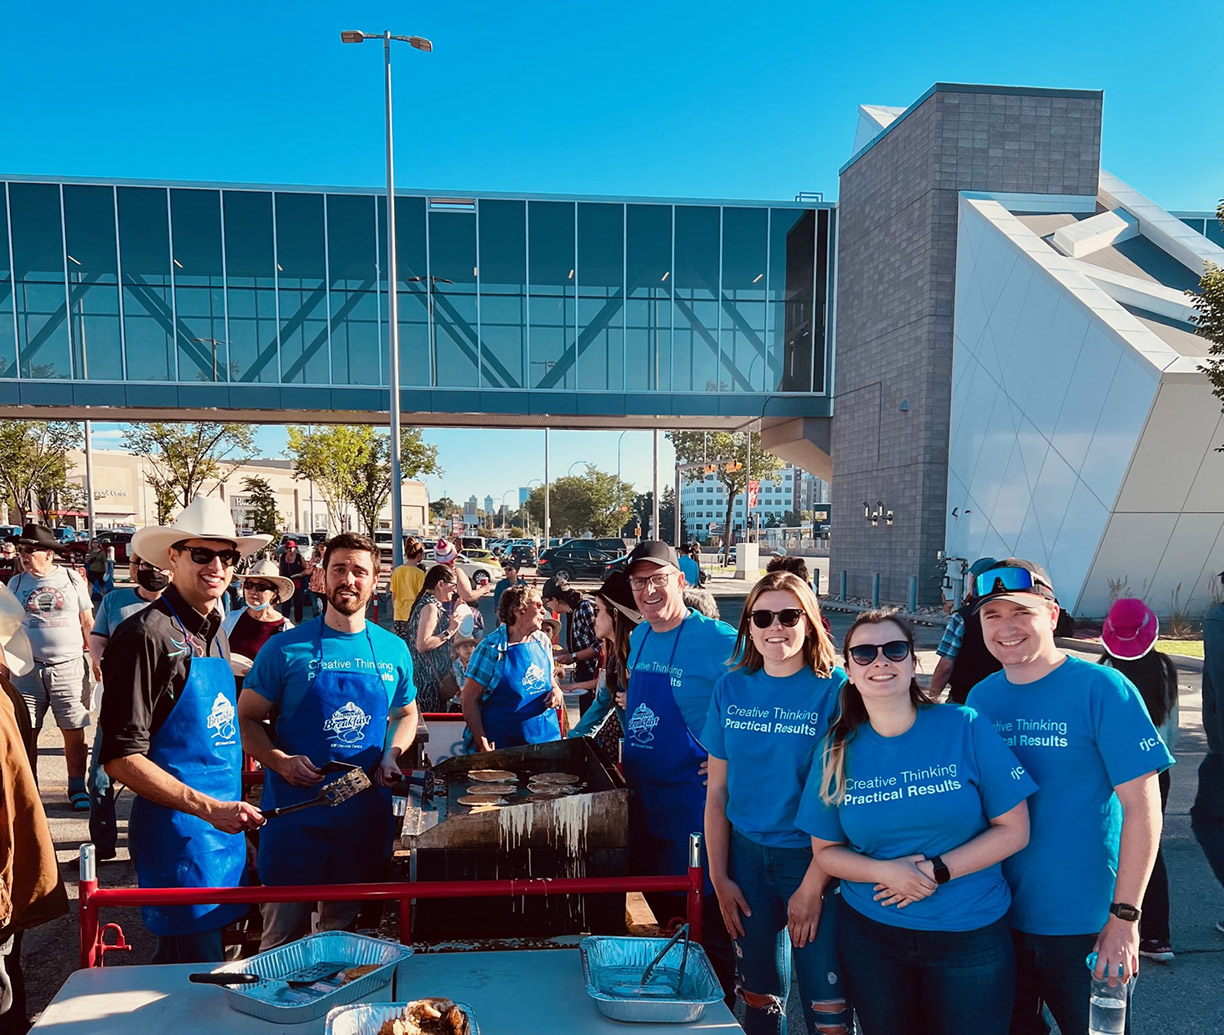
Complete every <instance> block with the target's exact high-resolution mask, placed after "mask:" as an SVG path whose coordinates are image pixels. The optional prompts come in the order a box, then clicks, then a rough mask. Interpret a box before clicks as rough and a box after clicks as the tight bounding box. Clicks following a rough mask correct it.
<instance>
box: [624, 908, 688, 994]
mask: <svg viewBox="0 0 1224 1035" xmlns="http://www.w3.org/2000/svg"><path fill="white" fill-rule="evenodd" d="M681 938H683V939H684V952H683V954H682V955H681V957H680V970H679V972H678V973H677V974H676V977H675V980H674V981H673V980H672V977H671V975H670V974H666V975H660V976H659V977H658V978H657V979H656V981H655V983H654V984H653V985H652V984H651V983H650V979H651V977H652V976H653V975H654V969H655V967H657V966H658V965H659V963H661V962H662V960H663V957H664V956H666V955H667V953H668V951H669V950H670V949H671V947H672V946H673V945H675V944H676V942H678V941H679V940H680V939H681ZM688 951H689V925H688V924H681V925H680V928H679V930H677V931H676V933H675V934H673V935H672V936H671V937H670V938H669V939H668V940H667V944H665V945H664V946H663V948H661V949H660V950H659V951H658V952H656V953H655V955H654V958H653V959H652V960H651V961H650V962H649V963H648V964H646V969H645V970H644V971H642V980H641V982H640V983H638V984H636V985H635V984H633V983H632V982H629V981H625V982H621V983H618V984H616V985H614V986H613V989H612V992H613V994H614V995H618V996H623V997H624V998H625V999H643V998H645V999H674V998H675V997H676V996H678V995H679V994H680V989H681V987H682V986H683V985H684V968H685V965H686V964H687V963H688Z"/></svg>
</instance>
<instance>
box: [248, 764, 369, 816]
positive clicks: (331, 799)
mask: <svg viewBox="0 0 1224 1035" xmlns="http://www.w3.org/2000/svg"><path fill="white" fill-rule="evenodd" d="M341 769H342V770H344V771H345V772H344V775H343V776H341V777H340V778H339V779H336V780H333V781H332V782H331V783H329V784H326V785H324V786H323V787H322V788H321V789H320V790H319V793H318V795H317V796H315V797H314V798H311V799H309V800H308V801H299V802H298V803H297V804H296V805H284V806H282V807H281V808H279V809H267V810H265V811H262V812H260V815H261V816H263V818H264V819H274V818H276V817H277V816H285V815H288V814H289V813H290V812H300V811H301V810H302V809H312V808H314V807H315V806H317V805H328V806H331V807H333V808H334V807H335V806H337V805H339V804H341V803H342V802H346V801H348V800H349V798H352V797H355V796H356V795H358V794H360V793H361V792H362V791H364V790H367V789H368V788H369V787H370V778H369V777H368V776H366V774H365V772H364V771H363V770H362V769H360V768H359V767H357V766H355V765H348V764H347V763H345V762H328V763H327V765H325V766H323V770H322V771H323V772H325V773H327V772H336V771H337V770H341Z"/></svg>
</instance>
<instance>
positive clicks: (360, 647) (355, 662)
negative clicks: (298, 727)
mask: <svg viewBox="0 0 1224 1035" xmlns="http://www.w3.org/2000/svg"><path fill="white" fill-rule="evenodd" d="M320 625H322V626H323V653H322V658H320V655H319V626H320ZM366 630H368V631H369V634H370V637H369V640H367V639H366ZM371 643H373V645H374V654H373V656H371V655H370V644H371ZM320 666H321V667H322V668H323V669H339V670H341V671H345V672H374V671H375V666H377V670H378V673H379V675H380V676H381V677H382V685H383V689H384V690H386V692H387V707H388V709H390V708H402V707H404V706H405V705H408V704H411V703H412V702H413V701H415V700H416V684H414V683H413V681H412V655H410V654H409V653H408V647H407V645H406V644H405V643H404V641H403V640H401V639H400V638H399V637H398V636H396V635H395V634H394V633H389V632H387V630H386V629H382V628H380V627H379V626H377V625H374V624H373V623H372V622H367V623H366V628H365V630H362V631H361V632H358V633H342V632H338V631H337V630H335V629H333V628H331V627H330V626H328V625H326V624H324V623H323V619H322V618H312V619H311V620H310V621H308V622H303V623H302V624H301V625H298V626H295V627H294V628H292V629H286V630H285V631H284V632H279V633H277V634H276V636H275V637H274V638H272V639H270V640H269V641H268V642H267V644H265V645H264V648H263V649H262V650H261V651H260V652H259V653H258V654H257V655H256V656H255V664H254V665H252V666H251V671H250V672H248V673H247V675H246V678H245V679H244V680H243V682H242V686H243V689H244V690H254V691H255V692H256V693H257V694H259V696H260V697H263V698H266V699H267V700H269V701H271V702H272V703H273V704H275V705H278V706H279V707H280V710H281V712H282V713H283V714H285V715H292V714H293V713H294V712H295V711H297V708H298V705H299V704H301V703H302V699H303V698H304V697H305V696H306V693H307V691H308V690H309V689H310V681H311V680H312V679H314V677H315V673H316V671H318V670H319V668H320Z"/></svg>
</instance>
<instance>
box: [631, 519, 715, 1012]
mask: <svg viewBox="0 0 1224 1035" xmlns="http://www.w3.org/2000/svg"><path fill="white" fill-rule="evenodd" d="M625 571H626V574H627V575H628V576H629V588H630V590H631V591H632V593H633V599H634V601H635V603H636V605H637V609H638V610H639V611H640V612H641V614H642V617H643V618H644V619H645V621H644V622H642V623H641V624H640V625H639V626H638V627H637V628H636V629H634V631H633V634H632V635H631V636H630V638H629V665H628V669H629V686H628V690H627V692H626V701H625V722H626V725H625V743H624V767H625V779H626V780H627V782H628V784H629V788H630V790H631V792H632V794H631V797H630V799H629V864H630V867H631V869H632V870H633V872H635V873H641V874H672V873H677V874H678V873H684V872H685V869H686V867H687V865H688V840H689V834H691V833H692V832H693V831H699V830H702V829H703V824H704V820H705V793H706V792H705V776H704V766H705V762H706V750H705V748H704V747H702V745H701V742H700V739H699V738H700V736H701V732H702V730H703V729H704V727H705V720H706V714H707V712H708V711H709V706H710V698H711V697H712V696H713V693H714V683H715V682H716V681H717V679H718V678H719V676H721V675H722V674H723V673H724V672H725V671H726V666H727V661H728V660H729V659H730V657H731V655H732V653H733V652H734V650H735V630H734V629H733V628H732V627H731V626H729V625H727V624H726V623H725V622H719V621H715V620H713V619H710V618H707V617H706V616H705V615H703V614H701V613H699V612H697V611H692V610H690V609H689V608H688V606H687V605H686V604H685V603H684V587H685V578H684V573H683V572H682V571H681V570H680V566H679V564H678V563H677V558H676V552H675V550H673V549H672V548H671V547H670V546H668V545H667V544H666V543H663V542H659V541H657V540H644V541H643V542H640V543H638V545H637V546H636V547H634V549H633V552H632V553H631V554H630V555H629V560H628V562H627V563H626V565H625ZM706 890H707V895H706V899H705V907H706V913H705V942H704V944H705V948H706V952H707V954H708V955H709V956H710V960H711V962H712V963H713V964H714V969H715V971H716V972H717V973H718V976H719V980H720V981H722V983H723V990H724V991H725V992H727V993H729V994H731V995H734V988H735V985H734V964H733V961H732V957H731V942H730V938H729V936H728V935H727V930H726V927H725V926H724V924H723V922H722V915H721V913H720V912H719V909H718V899H717V898H715V896H714V894H713V887H712V885H709V886H707V889H706ZM677 899H678V900H677ZM647 900H648V901H649V902H650V907H651V909H652V910H654V913H655V917H656V919H658V921H659V922H660V923H664V924H665V923H667V922H668V920H670V919H671V918H672V917H673V916H682V915H683V914H684V901H683V897H680V896H672V895H666V894H664V895H657V896H654V895H651V896H647Z"/></svg>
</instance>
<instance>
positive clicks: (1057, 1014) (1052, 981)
mask: <svg viewBox="0 0 1224 1035" xmlns="http://www.w3.org/2000/svg"><path fill="white" fill-rule="evenodd" d="M1096 940H1097V936H1096V933H1095V932H1094V933H1093V934H1027V933H1026V932H1024V931H1012V941H1013V942H1014V943H1015V947H1016V1005H1015V1007H1014V1008H1013V1010H1012V1020H1011V1035H1046V1033H1047V1032H1048V1031H1049V1030H1050V1028H1049V1025H1047V1024H1046V1022H1045V1019H1044V1017H1043V1015H1042V1010H1041V1008H1042V1006H1043V1005H1044V1006H1045V1007H1047V1008H1048V1009H1049V1011H1050V1013H1051V1014H1052V1015H1053V1016H1054V1020H1055V1021H1057V1022H1058V1030H1059V1031H1060V1032H1061V1033H1062V1035H1088V997H1089V995H1090V994H1091V992H1092V971H1090V970H1089V969H1088V965H1087V963H1086V960H1087V959H1088V954H1089V953H1090V952H1092V947H1093V945H1095V944H1096ZM1134 988H1135V983H1134V982H1133V981H1132V982H1131V984H1130V988H1129V989H1127V998H1128V1000H1129V997H1130V994H1131V993H1132V992H1133V991H1134ZM1130 1030H1131V1011H1130V1007H1129V1006H1128V1007H1127V1010H1126V1031H1127V1035H1130Z"/></svg>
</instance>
